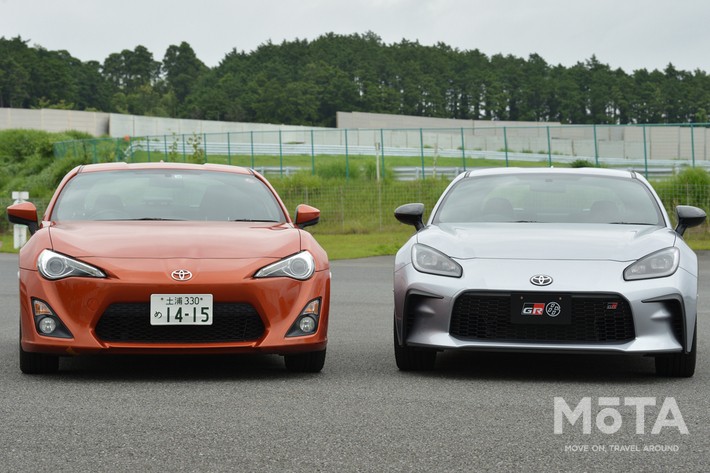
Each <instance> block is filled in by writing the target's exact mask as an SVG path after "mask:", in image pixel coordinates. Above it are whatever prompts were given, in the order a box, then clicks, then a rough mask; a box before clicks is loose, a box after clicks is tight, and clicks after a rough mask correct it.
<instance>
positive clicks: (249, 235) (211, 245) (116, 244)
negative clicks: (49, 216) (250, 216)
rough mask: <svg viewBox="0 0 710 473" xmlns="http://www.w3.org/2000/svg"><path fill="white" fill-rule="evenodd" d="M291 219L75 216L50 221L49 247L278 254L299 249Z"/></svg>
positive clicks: (126, 254)
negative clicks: (96, 219) (88, 218)
mask: <svg viewBox="0 0 710 473" xmlns="http://www.w3.org/2000/svg"><path fill="white" fill-rule="evenodd" d="M299 231H300V230H298V229H296V228H294V227H293V226H291V225H290V224H273V223H252V222H161V221H145V222H138V221H131V222H126V221H121V222H120V221H105V222H84V221H73V222H63V223H55V224H52V225H51V227H50V228H49V234H50V238H51V241H52V247H53V249H54V250H55V251H57V252H59V253H64V254H67V255H71V256H74V257H106V258H108V257H111V258H218V259H227V258H260V257H274V258H280V257H284V256H287V255H290V254H293V253H297V252H298V251H300V249H301V238H300V234H299Z"/></svg>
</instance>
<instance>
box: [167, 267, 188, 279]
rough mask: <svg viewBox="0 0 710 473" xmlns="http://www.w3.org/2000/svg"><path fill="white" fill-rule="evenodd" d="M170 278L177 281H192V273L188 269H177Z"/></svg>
mask: <svg viewBox="0 0 710 473" xmlns="http://www.w3.org/2000/svg"><path fill="white" fill-rule="evenodd" d="M170 276H172V278H173V279H174V280H176V281H189V280H190V279H192V273H191V272H190V271H188V270H186V269H176V270H175V271H173V272H172V273H170Z"/></svg>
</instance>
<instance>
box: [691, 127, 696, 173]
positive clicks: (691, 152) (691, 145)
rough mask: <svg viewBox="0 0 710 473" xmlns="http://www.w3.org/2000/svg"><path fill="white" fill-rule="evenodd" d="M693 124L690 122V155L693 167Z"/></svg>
mask: <svg viewBox="0 0 710 473" xmlns="http://www.w3.org/2000/svg"><path fill="white" fill-rule="evenodd" d="M694 130H695V129H694V128H693V124H692V123H691V124H690V156H691V158H692V160H693V167H695V132H694Z"/></svg>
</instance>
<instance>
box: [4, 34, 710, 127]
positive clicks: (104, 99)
mask: <svg viewBox="0 0 710 473" xmlns="http://www.w3.org/2000/svg"><path fill="white" fill-rule="evenodd" d="M28 42H29V41H28V40H23V39H22V38H21V37H15V38H10V39H6V38H4V37H0V107H14V108H65V109H75V110H94V111H103V112H115V113H130V114H135V115H151V116H162V117H174V118H194V119H205V120H224V121H241V122H258V123H286V124H293V125H307V126H326V127H329V126H334V125H335V116H336V112H337V111H362V112H373V113H388V114H401V115H416V116H426V117H441V118H459V119H476V120H511V121H558V122H562V123H566V124H631V123H693V122H694V123H705V122H707V121H708V110H710V77H708V74H707V73H706V72H705V71H702V70H695V71H692V72H689V71H683V70H678V69H676V68H675V67H674V66H673V65H672V64H668V66H667V67H666V68H665V69H664V70H663V71H659V70H653V71H648V70H646V69H639V70H635V71H633V72H631V73H629V72H626V71H624V70H622V69H612V68H610V67H609V66H608V65H607V64H604V63H602V62H600V61H599V60H598V59H597V58H596V57H595V56H592V57H591V58H589V59H586V60H584V61H581V62H578V63H577V64H575V65H574V66H571V67H565V66H562V65H552V64H549V63H547V62H546V61H545V60H544V59H543V58H542V57H540V56H539V55H537V54H531V55H530V56H529V57H528V58H527V59H525V58H519V57H515V56H512V55H502V54H496V55H493V56H490V57H489V56H487V55H485V54H483V53H482V52H480V51H479V50H477V49H474V50H459V49H456V48H452V47H450V46H448V45H446V44H443V43H438V44H436V45H434V46H425V45H422V44H419V42H417V41H414V42H412V41H408V40H402V41H400V42H399V43H393V44H385V43H384V42H383V41H382V39H381V38H380V37H379V36H377V35H376V34H374V33H372V32H367V33H365V34H351V35H338V34H334V33H328V34H324V35H322V36H320V37H318V38H317V39H315V40H312V41H308V40H300V39H296V40H293V41H284V42H282V43H281V44H274V43H272V42H270V41H268V42H266V43H264V44H261V45H260V46H259V47H257V48H256V49H255V50H254V51H250V52H244V51H237V50H236V49H232V50H231V51H230V52H228V53H227V54H225V56H224V58H223V59H222V61H221V62H220V64H219V65H218V66H216V67H212V68H210V67H207V66H206V65H205V64H204V63H203V62H202V61H201V60H200V59H199V58H198V57H197V55H196V54H195V52H194V50H193V49H192V47H191V46H190V45H189V44H188V43H187V42H182V43H180V44H179V45H171V46H169V47H168V48H167V50H166V51H165V54H164V55H163V58H162V61H161V60H157V59H156V58H155V57H154V56H153V53H152V52H150V51H149V50H148V49H147V48H145V47H144V46H137V47H136V48H135V49H133V50H129V49H125V50H123V51H121V52H120V53H112V54H110V55H109V56H108V57H107V58H106V59H105V60H104V61H103V63H100V62H98V61H87V62H82V61H80V60H79V59H77V58H74V57H72V56H71V54H70V53H69V52H67V51H51V50H47V49H45V48H43V47H41V46H36V45H35V46H29V45H28Z"/></svg>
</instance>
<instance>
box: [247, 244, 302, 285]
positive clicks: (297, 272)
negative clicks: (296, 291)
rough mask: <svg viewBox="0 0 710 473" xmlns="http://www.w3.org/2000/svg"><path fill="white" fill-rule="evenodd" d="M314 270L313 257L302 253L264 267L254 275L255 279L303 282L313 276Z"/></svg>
mask: <svg viewBox="0 0 710 473" xmlns="http://www.w3.org/2000/svg"><path fill="white" fill-rule="evenodd" d="M315 270H316V262H315V260H314V259H313V256H312V255H311V254H310V253H309V252H307V251H302V252H300V253H297V254H295V255H293V256H289V257H288V258H284V259H282V260H281V261H277V262H276V263H273V264H270V265H268V266H264V267H263V268H261V269H260V270H259V271H257V272H256V274H255V275H254V277H255V278H278V277H285V278H292V279H298V280H299V281H305V280H306V279H308V278H310V277H311V276H313V272H314V271H315Z"/></svg>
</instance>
